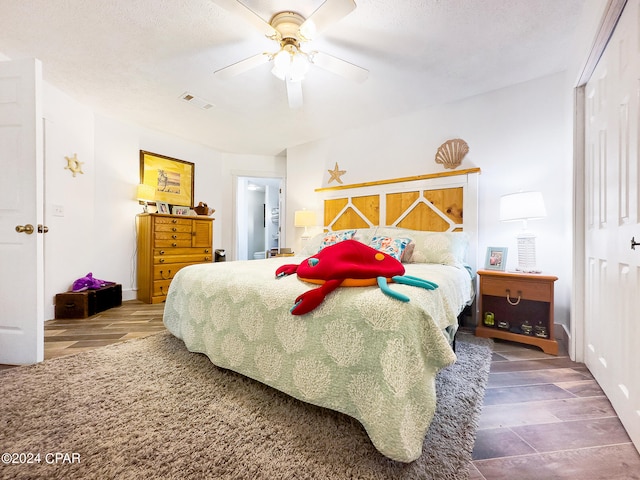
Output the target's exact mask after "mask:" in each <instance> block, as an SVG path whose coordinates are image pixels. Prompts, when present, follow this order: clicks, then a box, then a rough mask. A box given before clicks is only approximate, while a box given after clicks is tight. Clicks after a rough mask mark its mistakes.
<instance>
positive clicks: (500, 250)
mask: <svg viewBox="0 0 640 480" xmlns="http://www.w3.org/2000/svg"><path fill="white" fill-rule="evenodd" d="M508 251H509V249H508V248H507V247H488V248H487V257H486V259H485V261H484V268H485V270H496V271H499V272H504V271H505V270H506V269H507V252H508Z"/></svg>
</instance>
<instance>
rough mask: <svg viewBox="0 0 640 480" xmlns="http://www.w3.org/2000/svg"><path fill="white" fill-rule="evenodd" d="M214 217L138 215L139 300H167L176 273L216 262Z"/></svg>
mask: <svg viewBox="0 0 640 480" xmlns="http://www.w3.org/2000/svg"><path fill="white" fill-rule="evenodd" d="M213 220H214V219H213V218H210V217H187V216H182V215H162V214H155V213H143V214H140V215H138V217H137V222H136V223H137V245H138V263H137V265H138V300H140V301H142V302H145V303H160V302H163V301H164V300H165V298H166V296H167V292H168V291H169V285H170V284H171V279H172V278H173V277H174V275H175V274H176V273H177V272H178V271H179V270H180V269H181V268H184V267H186V266H188V265H193V264H196V263H206V262H212V261H213V258H214V255H213Z"/></svg>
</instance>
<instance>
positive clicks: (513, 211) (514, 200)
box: [500, 192, 547, 273]
mask: <svg viewBox="0 0 640 480" xmlns="http://www.w3.org/2000/svg"><path fill="white" fill-rule="evenodd" d="M546 216H547V211H546V209H545V207H544V199H543V198H542V193H540V192H517V193H510V194H508V195H503V196H502V197H500V221H501V222H515V221H518V220H522V231H521V232H520V233H518V235H516V238H517V239H518V267H517V268H516V270H517V271H519V272H523V273H540V272H541V270H540V269H539V268H538V267H537V266H536V235H535V233H533V232H531V231H530V230H528V229H527V221H528V220H538V219H540V218H544V217H546Z"/></svg>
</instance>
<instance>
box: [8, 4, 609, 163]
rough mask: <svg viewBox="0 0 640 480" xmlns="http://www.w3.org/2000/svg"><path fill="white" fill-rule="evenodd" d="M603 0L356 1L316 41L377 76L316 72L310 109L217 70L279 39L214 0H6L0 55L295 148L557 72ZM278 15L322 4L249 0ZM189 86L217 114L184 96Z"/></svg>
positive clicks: (58, 81)
mask: <svg viewBox="0 0 640 480" xmlns="http://www.w3.org/2000/svg"><path fill="white" fill-rule="evenodd" d="M604 1H605V0H601V1H600V0H401V1H400V0H356V3H357V8H356V9H355V10H354V11H353V12H352V13H350V14H349V15H347V16H346V17H344V18H343V19H342V20H341V21H339V22H338V23H335V24H333V25H332V26H331V27H330V28H329V29H327V30H326V31H325V32H324V33H323V34H322V35H321V37H320V38H319V39H318V40H316V41H314V42H313V44H312V48H313V49H315V50H319V51H322V52H326V53H329V54H331V55H334V56H337V57H339V58H342V59H344V60H347V61H349V62H351V63H354V64H356V65H359V66H361V67H364V68H366V69H368V70H369V72H370V74H369V78H368V79H367V80H366V81H365V82H364V83H361V84H358V83H354V82H351V81H349V80H346V79H344V78H342V77H339V76H337V75H334V74H331V73H329V72H327V71H324V70H321V69H319V68H317V67H315V66H312V68H311V70H310V71H309V73H308V74H307V77H306V78H305V80H304V82H303V87H302V89H303V95H304V107H303V108H302V109H300V110H291V109H289V107H288V104H287V95H286V88H285V85H284V83H283V82H282V81H281V80H278V79H277V78H276V77H275V76H273V75H272V74H271V73H270V65H268V64H265V65H262V66H260V67H258V68H256V69H254V70H251V71H249V72H246V73H244V74H241V75H239V76H237V77H234V78H232V79H229V80H222V79H220V78H218V77H214V75H213V72H214V71H215V70H218V69H220V68H222V67H225V66H227V65H229V64H231V63H234V62H237V61H239V60H242V59H244V58H247V57H250V56H252V55H254V54H256V53H261V52H263V51H265V50H269V51H273V50H274V45H275V44H274V43H273V42H272V41H271V40H268V39H266V38H265V37H263V36H262V35H261V34H260V33H259V32H258V31H257V30H256V29H255V28H254V27H253V26H252V25H250V24H249V23H248V22H246V21H245V19H243V18H241V17H240V16H238V15H236V14H233V13H230V12H228V11H227V10H224V9H222V8H221V7H219V6H218V5H217V4H216V3H215V0H92V1H87V0H0V53H3V54H5V55H6V56H8V57H9V58H13V59H17V58H23V57H37V58H39V59H40V60H42V62H43V70H44V77H45V80H47V81H48V82H49V83H51V84H53V85H55V86H57V87H58V88H60V89H61V90H63V91H65V92H66V93H68V94H69V95H71V96H72V97H74V98H76V99H77V100H79V101H81V102H82V103H85V104H87V105H89V106H91V107H92V108H94V109H95V110H96V111H98V112H101V113H103V114H105V115H108V116H111V117H114V118H118V119H122V120H124V121H128V122H134V123H139V124H142V125H144V126H146V127H149V128H152V129H156V130H160V131H163V132H168V133H172V134H175V135H178V136H180V137H183V138H186V139H189V140H192V141H195V142H198V143H201V144H205V145H209V146H211V147H214V148H216V149H218V150H222V151H230V152H240V153H256V154H278V153H280V152H282V151H283V150H284V149H286V148H287V147H289V146H293V145H297V144H301V143H305V142H308V141H311V140H314V139H318V138H323V137H326V136H330V135H334V134H336V133H337V132H340V131H343V130H345V129H349V128H354V127H357V126H359V125H362V124H365V123H369V122H376V121H379V120H381V119H384V118H388V117H392V116H397V115H401V114H404V113H407V112H410V111H414V110H418V109H421V108H424V107H428V106H429V105H434V104H440V103H444V102H448V101H452V100H456V99H460V98H464V97H468V96H472V95H475V94H478V93H483V92H486V91H490V90H494V89H498V88H502V87H504V86H507V85H511V84H516V83H520V82H523V81H527V80H530V79H533V78H537V77H541V76H544V75H548V74H551V73H555V72H558V71H562V70H563V69H564V68H565V65H566V64H567V61H568V60H569V59H568V58H567V55H568V53H569V46H570V45H571V41H572V36H573V32H574V29H575V26H576V24H577V22H578V20H579V18H580V16H581V15H582V13H583V9H584V8H592V7H593V5H594V4H599V5H601V4H602V3H603V2H604ZM243 3H245V4H246V5H247V6H249V7H251V8H252V9H253V10H254V11H256V12H257V13H259V14H260V15H261V16H263V18H264V19H265V20H267V21H268V20H269V18H270V17H271V16H272V14H273V13H275V12H278V11H282V10H294V11H297V12H299V13H301V14H302V15H304V16H308V15H309V14H310V13H311V12H313V11H314V10H315V9H316V8H317V7H318V6H319V5H320V4H322V0H243ZM184 92H189V93H190V94H192V95H195V96H197V97H199V98H202V99H204V100H205V101H206V102H209V103H211V104H213V107H212V108H209V109H207V110H202V109H199V108H196V107H195V106H193V105H191V104H188V103H186V102H184V101H182V100H181V96H182V94H183V93H184Z"/></svg>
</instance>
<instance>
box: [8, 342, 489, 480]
mask: <svg viewBox="0 0 640 480" xmlns="http://www.w3.org/2000/svg"><path fill="white" fill-rule="evenodd" d="M461 338H462V340H458V342H457V346H456V353H457V355H458V361H457V362H456V363H455V364H454V365H452V366H450V367H447V368H446V369H444V370H442V371H441V372H440V373H439V374H438V377H437V391H438V407H437V411H436V414H435V417H434V419H433V422H432V424H431V427H430V429H429V432H428V434H427V436H426V439H425V442H424V447H423V454H422V456H421V457H420V458H419V459H418V460H416V461H415V462H412V463H410V464H403V463H398V462H395V461H393V460H389V459H387V458H386V457H384V456H382V455H381V454H380V453H378V451H377V450H376V449H375V448H374V447H373V446H372V444H371V442H370V441H369V439H368V437H367V435H366V433H365V431H364V429H363V428H362V426H361V425H360V423H359V422H357V421H356V420H353V419H351V418H350V417H347V416H346V415H343V414H340V413H337V412H333V411H330V410H327V409H323V408H319V407H315V406H313V405H309V404H305V403H303V402H300V401H298V400H295V399H293V398H291V397H289V396H287V395H284V394H282V393H280V392H278V391H276V390H274V389H272V388H270V387H267V386H264V385H262V384H260V383H258V382H255V381H253V380H250V379H248V378H245V377H243V376H241V375H238V374H235V373H233V372H230V371H228V370H223V369H220V368H217V367H215V366H214V365H212V364H211V362H210V361H209V360H208V358H207V357H206V356H204V355H201V354H194V353H190V352H188V351H187V350H186V348H185V347H184V344H183V343H182V341H181V340H178V339H176V338H175V337H173V336H171V335H170V334H168V333H160V334H156V335H153V336H151V337H147V338H144V339H141V340H132V341H129V342H125V343H121V344H118V345H112V346H109V347H104V348H100V349H97V350H94V351H90V352H85V353H80V354H77V355H71V356H68V357H62V358H58V359H55V360H50V361H46V362H44V363H40V364H38V365H33V366H28V367H18V368H15V369H9V370H5V371H2V372H0V454H2V462H1V463H0V478H3V479H26V478H28V479H36V478H42V479H45V478H46V479H52V478H61V479H62V478H64V479H106V478H110V479H151V478H162V479H189V478H193V479H296V480H297V479H311V478H313V479H323V480H324V479H356V478H357V479H421V480H424V479H456V480H459V479H465V478H467V476H468V471H467V468H468V463H469V462H470V460H471V451H472V449H473V443H474V439H475V431H476V426H477V419H478V417H479V414H480V410H481V407H482V400H483V396H484V389H485V385H486V382H487V377H488V373H489V365H490V359H491V342H490V341H486V340H484V339H476V338H475V337H471V336H469V335H462V336H461Z"/></svg>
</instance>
